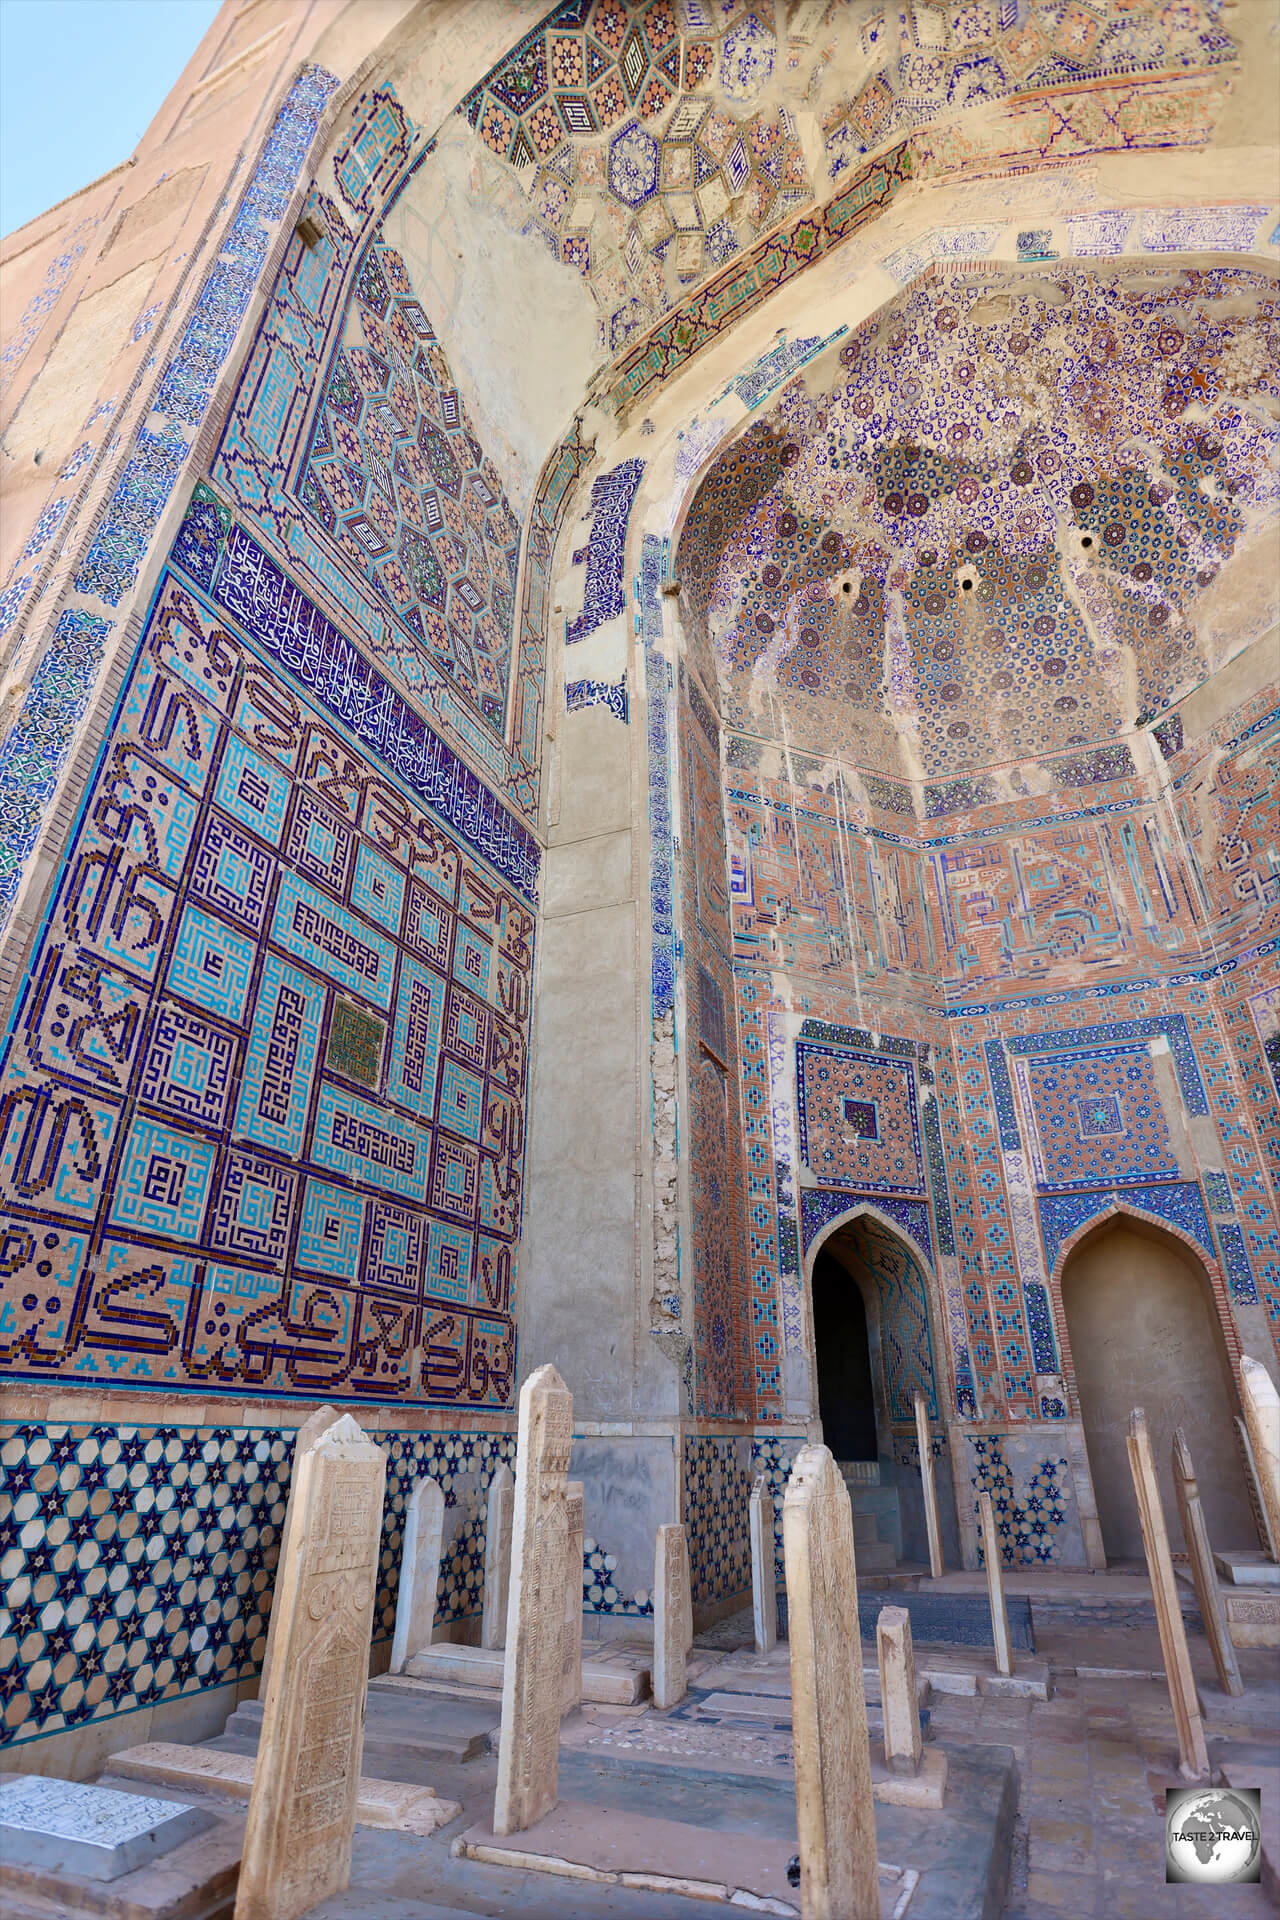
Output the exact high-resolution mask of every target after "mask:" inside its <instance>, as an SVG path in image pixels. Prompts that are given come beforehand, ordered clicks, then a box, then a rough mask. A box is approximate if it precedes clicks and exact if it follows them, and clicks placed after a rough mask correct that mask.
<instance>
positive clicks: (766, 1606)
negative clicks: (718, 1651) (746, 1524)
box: [749, 1474, 778, 1653]
mask: <svg viewBox="0 0 1280 1920" xmlns="http://www.w3.org/2000/svg"><path fill="white" fill-rule="evenodd" d="M749 1513H750V1526H751V1618H752V1624H753V1626H754V1628H755V1642H756V1652H757V1653H772V1651H773V1649H774V1648H775V1647H776V1646H777V1644H778V1576H777V1573H776V1571H775V1567H774V1545H773V1495H772V1494H771V1493H770V1491H769V1482H768V1481H767V1480H766V1479H765V1477H764V1475H763V1474H761V1476H760V1478H759V1479H758V1480H757V1481H756V1482H755V1484H754V1485H753V1487H752V1489H751V1503H750V1510H749Z"/></svg>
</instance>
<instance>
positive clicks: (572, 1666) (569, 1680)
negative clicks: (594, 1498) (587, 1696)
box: [560, 1480, 586, 1713]
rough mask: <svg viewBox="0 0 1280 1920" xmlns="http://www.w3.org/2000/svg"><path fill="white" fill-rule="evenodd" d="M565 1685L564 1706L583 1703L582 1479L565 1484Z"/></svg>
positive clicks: (570, 1707)
mask: <svg viewBox="0 0 1280 1920" xmlns="http://www.w3.org/2000/svg"><path fill="white" fill-rule="evenodd" d="M564 1531H565V1569H564V1648H563V1659H564V1686H563V1689H562V1691H561V1694H560V1708H561V1712H563V1713H571V1712H572V1711H573V1709H574V1708H575V1707H578V1706H581V1705H582V1558H583V1544H584V1543H583V1536H584V1534H585V1532H586V1496H585V1494H584V1492H583V1487H582V1482H581V1480H570V1481H567V1482H566V1484H565V1497H564Z"/></svg>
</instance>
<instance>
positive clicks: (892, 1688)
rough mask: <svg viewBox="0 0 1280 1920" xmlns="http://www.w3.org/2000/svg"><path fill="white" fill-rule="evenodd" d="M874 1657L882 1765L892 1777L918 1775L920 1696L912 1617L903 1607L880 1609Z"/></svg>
mask: <svg viewBox="0 0 1280 1920" xmlns="http://www.w3.org/2000/svg"><path fill="white" fill-rule="evenodd" d="M876 1657H877V1659H878V1661H879V1664H880V1711H881V1715H882V1717H883V1719H884V1758H885V1765H886V1766H887V1767H888V1768H889V1771H890V1772H891V1773H918V1772H919V1771H920V1755H921V1752H922V1747H921V1741H920V1696H919V1694H918V1693H917V1691H916V1658H915V1650H914V1648H913V1647H912V1644H911V1615H910V1614H909V1613H908V1612H907V1609H906V1608H905V1607H881V1609H880V1617H879V1619H878V1620H877V1621H876Z"/></svg>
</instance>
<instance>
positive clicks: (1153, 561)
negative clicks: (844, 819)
mask: <svg viewBox="0 0 1280 1920" xmlns="http://www.w3.org/2000/svg"><path fill="white" fill-rule="evenodd" d="M1278 322H1280V305H1278V304H1277V297H1276V289H1275V284H1274V281H1273V280H1271V279H1270V278H1267V277H1264V276H1263V275H1261V274H1259V273H1257V272H1255V271H1253V270H1251V269H1243V268H1233V267H1214V268H1208V269H1191V268H1176V267H1172V266H1165V265H1163V264H1156V265H1150V266H1148V265H1144V266H1142V267H1133V268H1130V269H1128V270H1125V271H1120V270H1113V271H1110V272H1105V271H1098V270H1087V269H1076V268H1071V267H1067V266H1065V265H1063V266H1057V265H1055V266H1054V267H1053V268H1051V269H1046V270H1043V271H1041V272H1039V273H1034V274H1033V273H1021V274H1019V273H1016V272H1009V273H1004V274H998V275H997V274H976V273H965V274H963V275H961V274H955V275H936V274H933V275H930V276H928V277H926V278H925V279H924V280H922V281H921V282H919V283H918V284H917V285H916V287H915V288H914V289H913V290H910V291H909V292H907V293H905V294H903V295H901V296H899V298H897V299H896V300H895V301H893V302H892V303H891V304H890V305H889V306H888V307H887V308H885V309H884V310H883V311H882V312H881V313H880V314H879V315H877V316H876V317H875V318H874V319H873V320H870V321H868V322H867V323H866V324H865V325H863V326H862V327H861V328H859V329H858V330H857V332H856V333H854V334H853V335H851V336H849V337H847V338H846V339H845V340H844V342H843V344H842V345H841V346H840V347H839V348H838V349H837V348H832V349H831V350H830V351H828V352H827V353H826V354H824V355H823V356H822V357H821V358H820V359H818V360H815V361H814V362H812V363H811V365H810V367H809V368H808V369H807V370H806V371H805V372H804V373H803V374H801V375H798V376H797V377H796V378H795V379H794V380H792V381H791V382H790V383H789V384H788V385H787V386H786V387H785V388H784V389H783V390H782V393H781V394H780V396H779V398H778V400H777V402H776V404H775V405H774V406H773V407H772V408H771V409H770V410H769V412H768V413H767V414H765V415H764V416H762V417H761V418H759V419H758V420H756V421H755V422H754V423H753V424H752V426H751V427H750V428H749V429H748V430H747V432H746V433H745V434H744V435H743V436H742V437H741V438H740V439H739V440H737V441H736V442H735V443H734V445H733V446H732V447H730V448H729V449H728V450H727V451H726V452H725V453H724V454H722V455H721V456H720V458H719V459H718V460H717V461H716V463H715V464H714V466H713V467H712V468H711V469H710V471H709V473H708V474H707V476H706V478H705V480H704V481H703V483H702V485H701V487H700V488H699V491H698V494H697V496H696V498H695V500H694V503H693V505H692V507H691V509H690V512H689V516H688V519H687V521H686V524H685V528H684V531H683V534H682V536H681V541H680V546H679V553H678V573H679V578H680V583H681V607H682V612H683V615H684V618H685V622H686V628H687V631H688V635H689V640H690V644H691V648H692V656H693V658H694V659H695V660H701V661H703V662H706V663H708V667H707V670H708V671H709V672H711V673H714V674H715V675H716V676H718V679H719V683H720V696H721V705H722V713H723V717H724V719H725V720H726V722H727V724H728V725H729V726H730V727H731V728H733V729H735V730H739V731H741V732H742V733H744V734H750V735H754V736H756V737H757V738H761V739H766V740H769V741H772V742H776V743H780V744H782V745H784V746H785V747H787V748H788V749H790V748H794V749H796V750H798V751H801V752H803V753H805V754H811V755H817V756H818V757H819V758H820V759H823V760H826V759H829V758H830V757H831V756H834V755H838V756H840V757H843V758H847V759H848V760H849V761H850V762H851V763H853V764H855V765H860V766H863V767H865V768H868V769H870V770H873V771H879V772H896V773H900V774H906V775H908V776H920V775H923V776H924V777H926V778H929V777H933V776H935V775H937V774H940V773H945V772H963V771H966V770H971V769H974V768H979V767H985V766H990V765H998V764H1002V763H1005V764H1007V763H1011V762H1015V761H1025V760H1028V759H1038V758H1040V757H1041V756H1044V755H1046V754H1053V753H1055V752H1058V751H1060V750H1064V749H1067V748H1075V747H1080V746H1082V745H1086V744H1090V743H1094V742H1100V741H1105V740H1108V739H1110V738H1112V737H1114V735H1115V734H1116V733H1117V732H1118V731H1119V730H1120V729H1121V728H1122V727H1123V726H1126V725H1131V724H1132V723H1133V722H1134V721H1135V720H1140V719H1143V718H1148V717H1150V716H1153V715H1155V714H1157V713H1158V712H1160V711H1161V710H1162V709H1163V708H1165V707H1167V706H1168V705H1169V704H1170V703H1171V702H1172V701H1173V700H1174V699H1176V698H1178V697H1179V696H1181V695H1182V694H1183V693H1185V692H1186V691H1187V690H1188V689H1190V688H1191V687H1193V686H1195V685H1197V684H1198V683H1199V682H1200V681H1201V680H1202V679H1203V678H1204V677H1205V676H1206V674H1208V673H1210V672H1212V671H1213V670H1214V669H1215V667H1217V666H1219V665H1221V664H1222V663H1223V662H1224V661H1225V660H1226V659H1228V658H1229V657H1230V656H1231V655H1232V654H1233V653H1234V652H1235V651H1237V650H1238V648H1239V647H1240V646H1241V645H1243V644H1244V643H1246V642H1247V641H1248V640H1250V639H1252V638H1255V637H1256V636H1257V635H1259V634H1260V633H1263V632H1265V631H1266V629H1267V627H1268V626H1269V625H1270V624H1271V623H1272V622H1273V621H1274V620H1275V618H1276V607H1275V598H1276V586H1275V580H1274V570H1273V568H1270V567H1268V566H1266V565H1262V566H1259V565H1258V564H1256V562H1257V561H1258V560H1259V559H1262V558H1264V557H1265V555H1266V553H1268V552H1269V551H1270V542H1271V541H1272V540H1273V539H1274V526H1275V517H1276V504H1277V497H1278V495H1280V479H1278V476H1277V470H1276V460H1275V455H1276V446H1277V419H1278V417H1280V374H1277V367H1278V366H1280V355H1278V353H1277V349H1278V348H1280V324H1278ZM1233 556H1235V558H1234V562H1233ZM1228 563H1232V564H1228ZM1224 568H1225V571H1223V570H1224ZM1220 576H1221V577H1220Z"/></svg>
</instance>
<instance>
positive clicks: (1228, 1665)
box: [1173, 1427, 1244, 1693]
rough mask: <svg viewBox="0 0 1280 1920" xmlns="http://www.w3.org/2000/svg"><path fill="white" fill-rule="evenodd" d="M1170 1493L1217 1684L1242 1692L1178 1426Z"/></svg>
mask: <svg viewBox="0 0 1280 1920" xmlns="http://www.w3.org/2000/svg"><path fill="white" fill-rule="evenodd" d="M1173 1490H1174V1492H1175V1493H1176V1495H1177V1497H1178V1514H1179V1517H1180V1518H1181V1520H1182V1537H1183V1539H1184V1540H1185V1541H1186V1543H1187V1553H1188V1556H1189V1557H1190V1560H1191V1577H1192V1579H1193V1580H1194V1581H1195V1585H1196V1597H1197V1599H1198V1600H1199V1602H1200V1618H1201V1619H1202V1620H1203V1621H1204V1630H1205V1635H1206V1637H1207V1639H1208V1642H1209V1646H1210V1648H1211V1649H1212V1652H1213V1664H1214V1666H1215V1667H1216V1668H1217V1669H1218V1681H1219V1684H1220V1685H1221V1687H1222V1690H1223V1692H1224V1693H1243V1692H1244V1682H1243V1680H1242V1679H1241V1678H1240V1663H1239V1661H1238V1660H1237V1659H1236V1650H1235V1648H1234V1646H1233V1645H1232V1644H1231V1633H1230V1629H1229V1628H1228V1626H1227V1613H1226V1608H1225V1607H1224V1606H1223V1604H1222V1595H1221V1593H1220V1592H1219V1591H1218V1575H1217V1570H1216V1568H1215V1567H1214V1564H1213V1548H1212V1547H1211V1546H1210V1545H1209V1529H1208V1527H1207V1526H1206V1525H1205V1519H1204V1508H1203V1507H1202V1506H1201V1504H1200V1489H1199V1487H1198V1486H1197V1484H1196V1470H1195V1466H1194V1464H1193V1462H1192V1459H1191V1449H1190V1447H1189V1446H1188V1445H1187V1436H1186V1434H1185V1433H1184V1432H1183V1431H1182V1428H1181V1427H1178V1428H1176V1429H1175V1431H1174V1436H1173Z"/></svg>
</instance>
